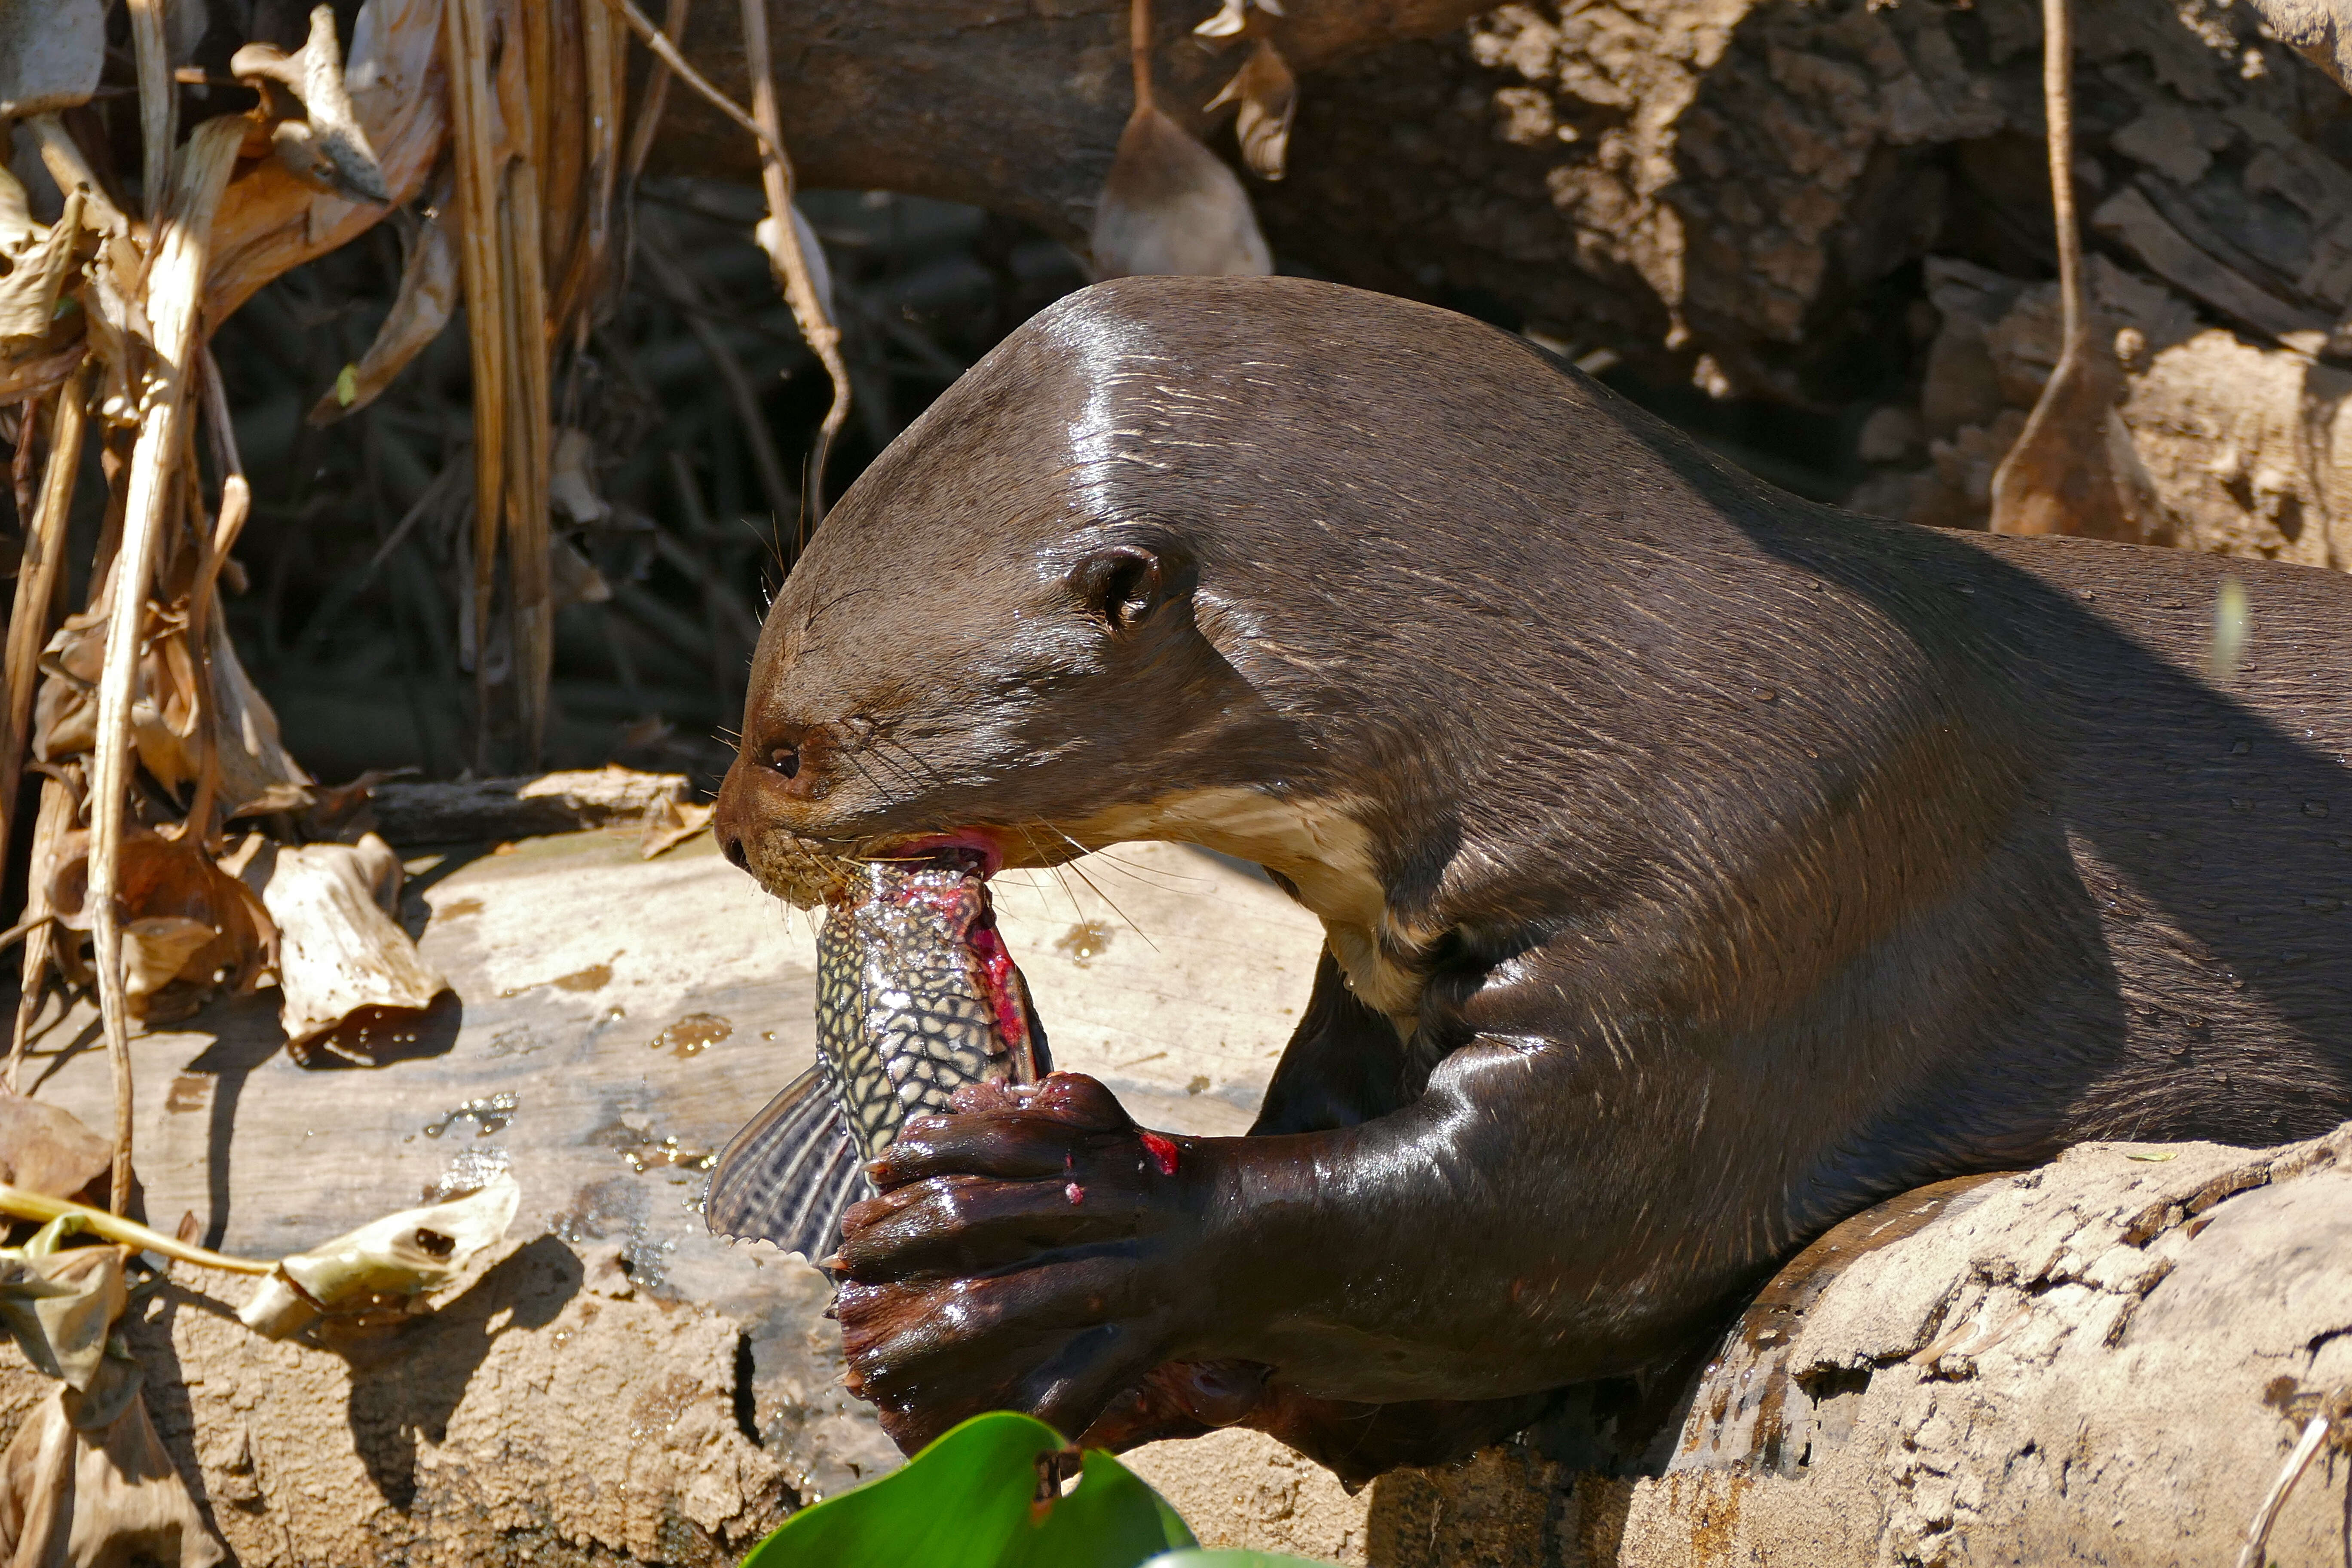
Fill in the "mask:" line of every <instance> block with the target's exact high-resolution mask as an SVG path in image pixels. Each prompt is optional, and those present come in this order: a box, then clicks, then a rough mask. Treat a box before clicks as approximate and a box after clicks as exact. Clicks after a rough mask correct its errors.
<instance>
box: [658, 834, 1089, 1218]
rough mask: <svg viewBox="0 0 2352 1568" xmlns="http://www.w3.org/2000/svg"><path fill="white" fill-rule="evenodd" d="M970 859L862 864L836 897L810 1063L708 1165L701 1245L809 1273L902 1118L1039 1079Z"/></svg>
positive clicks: (869, 1186)
mask: <svg viewBox="0 0 2352 1568" xmlns="http://www.w3.org/2000/svg"><path fill="white" fill-rule="evenodd" d="M971 859H972V858H970V857H967V856H964V855H961V854H957V853H950V854H946V855H942V856H939V857H935V858H931V859H929V860H927V861H923V862H919V863H914V864H909V863H908V862H904V861H868V862H865V863H862V864H860V865H857V866H856V867H854V868H851V870H850V872H849V874H848V875H847V876H845V878H843V879H841V880H840V881H839V882H838V883H837V884H836V887H835V894H834V896H833V897H832V898H831V899H830V900H828V902H827V904H826V909H825V917H824V926H823V927H822V928H821V929H820V930H819V931H818V932H817V942H816V975H817V979H816V986H817V1001H816V1053H817V1059H816V1063H815V1065H814V1066H813V1067H811V1068H809V1069H808V1070H807V1071H806V1072H804V1073H803V1074H801V1075H800V1076H799V1077H798V1078H796V1079H793V1081H792V1082H791V1083H790V1084H788V1085H786V1086H785V1088H784V1089H783V1091H782V1093H780V1094H778V1095H777V1096H776V1098H775V1099H773V1100H770V1101H769V1102H768V1105H767V1108H766V1109H765V1110H761V1112H760V1114H759V1115H757V1116H755V1117H753V1118H752V1119H751V1121H750V1122H748V1123H746V1124H745V1126H744V1128H743V1130H742V1131H740V1132H738V1133H737V1134H736V1135H735V1136H734V1138H733V1139H732V1140H731V1141H730V1142H729V1143H728V1144H727V1147H726V1148H725V1149H723V1150H721V1151H720V1152H719V1159H718V1161H717V1163H715V1164H714V1165H713V1166H712V1169H711V1174H710V1191H709V1195H708V1196H707V1197H706V1198H705V1199H704V1202H703V1214H704V1216H705V1218H706V1219H707V1220H708V1221H709V1226H710V1229H711V1230H712V1232H713V1233H714V1234H716V1235H719V1236H722V1237H731V1238H733V1239H736V1240H759V1241H768V1242H772V1243H774V1244H775V1245H776V1246H777V1247H781V1248H782V1250H784V1251H785V1252H790V1253H798V1254H799V1255H800V1256H801V1257H803V1258H806V1259H807V1260H808V1261H810V1262H812V1263H815V1262H818V1261H819V1260H820V1259H822V1258H825V1257H827V1256H829V1255H830V1254H831V1253H832V1252H833V1250H834V1248H835V1247H837V1246H838V1245H839V1244H840V1241H841V1220H842V1215H845V1214H846V1213H847V1212H848V1210H849V1205H852V1204H854V1203H856V1202H857V1201H858V1200H859V1199H861V1198H868V1197H872V1196H873V1195H874V1185H873V1183H872V1182H871V1181H870V1180H869V1179H868V1178H867V1176H866V1162H867V1161H869V1160H872V1159H873V1158H874V1157H875V1156H877V1155H878V1154H880V1153H881V1152H882V1151H884V1150H885V1149H887V1148H888V1147H889V1146H890V1145H891V1144H892V1143H893V1142H897V1140H898V1132H899V1130H900V1129H901V1128H902V1127H904V1126H905V1125H906V1121H907V1118H908V1117H909V1116H933V1115H943V1114H945V1113H946V1112H947V1111H948V1110H949V1101H950V1100H951V1099H952V1098H953V1096H954V1094H955V1091H956V1090H957V1089H961V1088H963V1087H964V1086H965V1085H967V1084H973V1083H982V1082H1007V1081H1009V1082H1013V1083H1035V1082H1036V1081H1037V1080H1038V1079H1042V1078H1044V1077H1045V1075H1046V1074H1047V1073H1049V1072H1051V1071H1052V1070H1053V1059H1052V1057H1051V1055H1050V1054H1049V1052H1048V1050H1047V1048H1046V1045H1045V1027H1044V1026H1043V1025H1042V1024H1041V1023H1040V1022H1039V1021H1038V1018H1037V1012H1036V1008H1035V1006H1034V1005H1033V1004H1032V1002H1031V1001H1030V997H1029V984H1028V982H1027V981H1026V980H1025V979H1024V978H1023V976H1022V973H1021V970H1020V966H1019V965H1017V964H1015V963H1013V955H1012V954H1011V953H1010V952H1007V951H1006V949H1005V946H1004V939H1003V934H1002V933H1000V932H999V931H997V929H996V915H995V910H994V908H993V906H992V904H991V902H990V900H989V895H988V883H987V880H986V879H985V878H984V877H983V876H982V874H981V871H980V869H979V868H978V867H976V866H975V865H973V864H972V863H971Z"/></svg>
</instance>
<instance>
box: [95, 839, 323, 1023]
mask: <svg viewBox="0 0 2352 1568" xmlns="http://www.w3.org/2000/svg"><path fill="white" fill-rule="evenodd" d="M120 892H121V903H122V911H123V917H124V921H125V935H126V936H128V935H129V932H130V930H131V928H133V927H138V928H142V931H143V934H142V938H141V943H142V948H144V949H145V953H144V956H143V958H142V956H140V955H138V954H137V953H135V952H134V950H133V949H132V948H131V944H130V942H125V944H124V957H125V960H126V963H128V964H131V965H132V966H136V965H137V964H139V963H142V962H144V963H147V964H149V965H150V966H151V972H150V976H149V979H148V982H147V983H146V986H145V988H144V989H141V990H137V991H134V992H132V993H131V999H132V1011H133V1012H134V1013H136V1014H137V1015H138V1016H141V1017H143V1018H146V1019H148V1020H150V1021H151V1022H161V1021H163V1020H166V1019H170V1018H178V1017H185V1016H187V1015H188V1014H189V1013H192V1012H194V1010H195V1009H196V1008H197V1007H198V1006H200V1005H203V1003H204V1001H205V998H206V997H207V996H209V995H210V994H212V992H213V991H214V990H215V989H216V988H218V987H222V986H226V987H227V988H228V989H230V990H231V991H234V992H236V993H237V994H244V993H246V992H248V991H251V990H252V989H253V988H254V987H255V986H256V985H257V984H259V983H260V979H261V976H262V974H263V973H264V972H266V971H267V970H268V969H269V968H270V967H272V965H273V964H274V963H275V962H276V949H277V942H278V931H277V928H276V927H275V926H274V925H273V924H272V923H271V921H270V919H269V915H268V911H267V910H266V909H265V908H264V906H263V903H262V900H260V899H258V898H257V897H256V896H255V894H254V892H253V889H250V888H248V887H247V886H246V885H245V884H244V883H243V882H240V881H238V880H237V879H236V878H235V877H232V876H230V875H228V874H227V873H226V872H225V871H223V870H222V869H221V868H219V867H218V866H215V864H213V862H212V860H211V858H208V857H207V856H206V855H205V852H204V850H203V849H202V848H200V847H197V846H196V845H194V844H193V843H188V842H184V841H181V840H178V839H170V838H163V837H158V836H157V835H155V834H153V833H151V832H148V831H146V830H144V829H134V830H132V831H131V832H129V833H126V834H125V836H124V837H123V841H122V879H121V890H120ZM88 896H89V833H88V832H87V831H86V830H82V829H77V830H75V831H74V832H72V833H70V834H68V835H67V836H66V841H65V843H64V844H63V845H61V846H60V847H59V850H58V868H57V871H56V874H55V875H54V877H53V878H52V879H51V880H50V885H49V899H50V904H51V907H52V908H53V909H54V910H56V919H57V921H58V924H60V925H62V926H64V927H65V928H66V929H67V930H68V931H88V930H89V928H90V911H89V910H88V909H87V908H85V907H84V905H85V902H86V900H87V899H88ZM177 921H186V922H191V923H192V924H193V925H195V926H202V927H203V928H204V929H205V931H208V932H209V933H210V935H209V936H208V937H207V938H206V939H205V941H204V942H201V943H194V945H186V944H187V943H190V942H193V937H194V932H193V931H192V930H190V927H189V926H188V925H182V924H177V923H150V922H177ZM174 949H177V950H178V952H179V953H180V954H181V956H180V958H179V963H178V964H177V966H176V967H175V968H173V969H171V970H170V971H168V972H164V973H156V972H155V971H154V970H153V968H152V966H154V965H158V964H161V963H163V962H164V959H165V957H166V956H167V955H169V954H171V953H172V952H173V950H174ZM65 956H66V957H67V958H68V970H69V972H70V971H71V970H72V969H73V967H74V964H73V963H72V962H71V950H70V948H68V952H67V954H66V955H65Z"/></svg>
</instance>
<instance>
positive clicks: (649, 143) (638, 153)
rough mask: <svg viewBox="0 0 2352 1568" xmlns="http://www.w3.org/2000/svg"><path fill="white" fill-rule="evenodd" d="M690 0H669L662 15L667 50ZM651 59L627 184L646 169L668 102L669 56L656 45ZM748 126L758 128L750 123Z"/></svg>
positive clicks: (673, 48) (680, 30)
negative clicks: (667, 45) (655, 133)
mask: <svg viewBox="0 0 2352 1568" xmlns="http://www.w3.org/2000/svg"><path fill="white" fill-rule="evenodd" d="M693 4H694V0H669V11H668V14H667V16H664V17H663V18H662V26H661V32H662V37H665V38H667V40H668V41H669V44H670V50H669V53H670V54H676V53H677V40H678V39H679V37H682V36H683V35H684V34H685V32H686V16H687V10H688V7H689V6H690V5H693ZM653 53H654V63H653V65H652V66H651V67H650V68H648V69H647V70H646V100H645V102H643V103H641V104H639V105H638V106H637V121H636V123H635V125H633V126H631V127H630V128H629V184H632V185H635V184H636V183H637V179H638V177H639V176H640V175H642V174H644V173H645V172H646V158H648V157H649V156H651V155H652V153H653V150H654V132H656V131H658V130H660V129H661V117H662V109H663V106H665V105H666V104H667V103H668V102H669V81H670V68H669V59H668V58H667V56H665V55H664V54H663V52H662V51H661V50H660V49H655V50H654V52H653ZM751 129H752V130H753V131H754V132H757V131H758V130H759V127H758V125H756V124H754V125H753V126H752V127H751Z"/></svg>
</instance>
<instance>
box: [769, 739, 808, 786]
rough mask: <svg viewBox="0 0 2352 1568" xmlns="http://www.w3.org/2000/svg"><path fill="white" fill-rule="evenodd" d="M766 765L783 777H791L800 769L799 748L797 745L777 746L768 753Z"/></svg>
mask: <svg viewBox="0 0 2352 1568" xmlns="http://www.w3.org/2000/svg"><path fill="white" fill-rule="evenodd" d="M768 765H769V766H770V767H772V768H773V769H775V770H776V772H778V773H782V774H783V775H784V777H786V778H793V777H794V776H796V775H797V774H798V773H800V771H801V749H800V748H799V747H798V746H778V747H777V748H776V749H775V750H774V751H772V752H769V753H768Z"/></svg>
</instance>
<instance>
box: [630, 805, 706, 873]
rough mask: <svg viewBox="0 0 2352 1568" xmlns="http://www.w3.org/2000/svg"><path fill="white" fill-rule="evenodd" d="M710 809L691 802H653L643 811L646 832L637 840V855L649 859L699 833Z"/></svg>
mask: <svg viewBox="0 0 2352 1568" xmlns="http://www.w3.org/2000/svg"><path fill="white" fill-rule="evenodd" d="M713 809H714V808H713V807H711V806H709V805H697V804H696V803H694V802H693V801H677V800H661V801H656V803H655V805H654V807H653V809H652V810H650V811H648V812H646V826H645V831H644V832H643V834H642V835H641V836H640V837H638V839H637V854H638V856H639V858H643V859H646V860H650V859H652V858H654V857H655V856H656V855H659V854H661V853H662V852H663V851H665V850H668V849H674V848H676V847H677V846H679V845H681V844H683V843H685V842H686V841H687V840H688V839H689V838H691V837H694V836H695V835H696V834H698V833H700V832H701V831H702V830H703V829H705V828H707V827H709V826H710V816H711V812H712V811H713Z"/></svg>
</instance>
